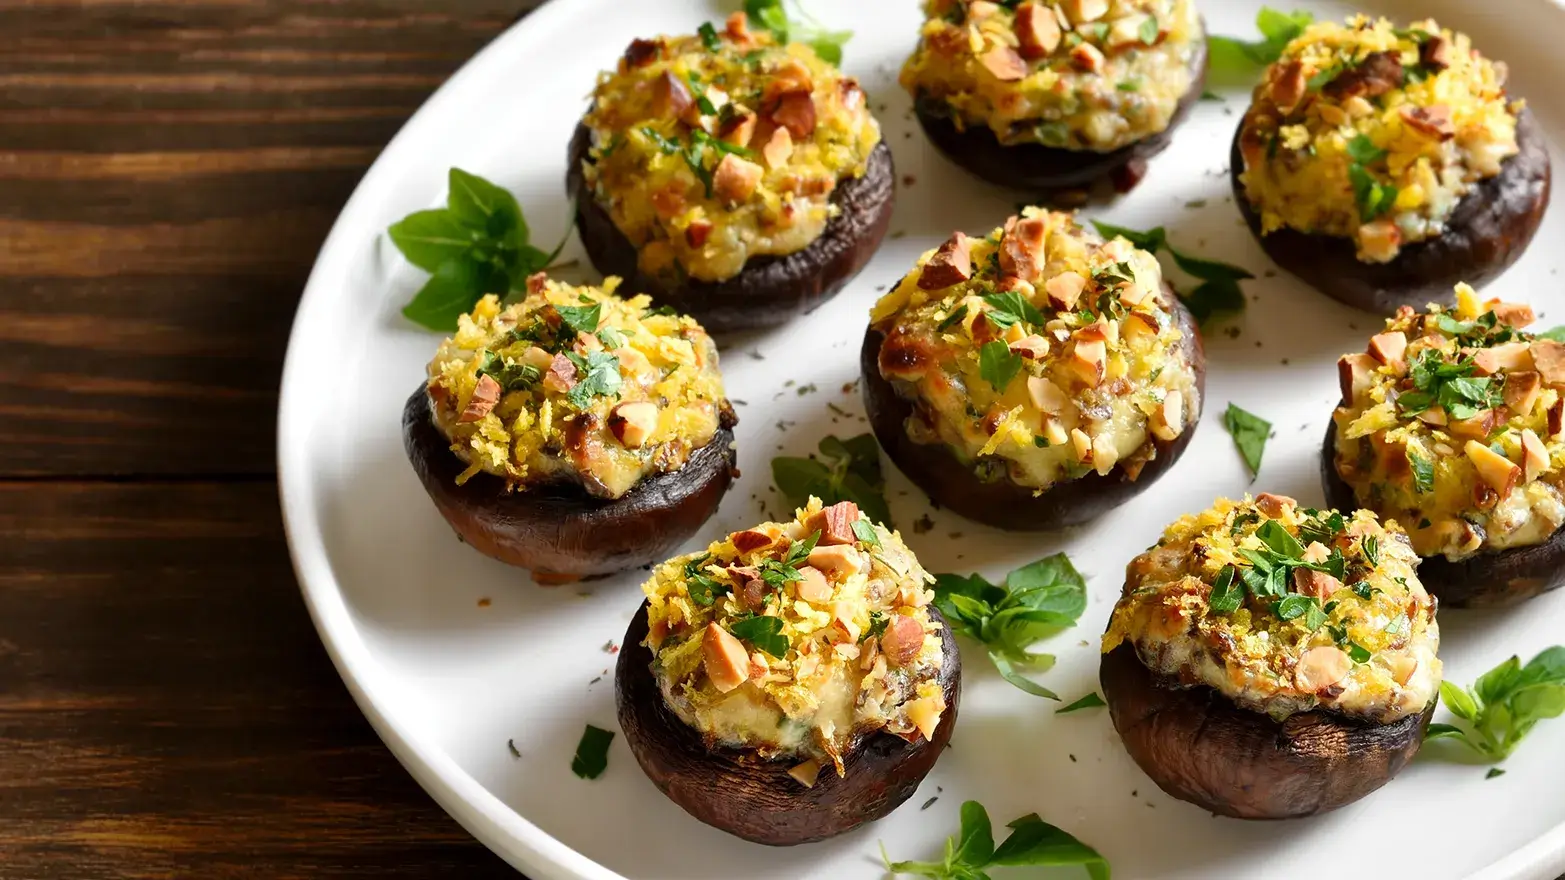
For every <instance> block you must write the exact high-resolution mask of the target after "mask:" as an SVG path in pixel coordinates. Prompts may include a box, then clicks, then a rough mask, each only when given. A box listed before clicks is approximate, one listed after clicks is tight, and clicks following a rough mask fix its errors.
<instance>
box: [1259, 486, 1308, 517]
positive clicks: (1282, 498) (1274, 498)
mask: <svg viewBox="0 0 1565 880" xmlns="http://www.w3.org/2000/svg"><path fill="white" fill-rule="evenodd" d="M1297 506H1299V502H1297V501H1295V500H1293V499H1292V498H1291V497H1289V496H1287V495H1273V494H1272V493H1270V492H1262V493H1261V494H1259V495H1257V496H1255V507H1256V509H1258V510H1260V512H1261V513H1264V514H1266V515H1267V516H1269V517H1272V518H1273V519H1275V518H1277V517H1279V516H1281V515H1282V511H1283V508H1284V507H1297Z"/></svg>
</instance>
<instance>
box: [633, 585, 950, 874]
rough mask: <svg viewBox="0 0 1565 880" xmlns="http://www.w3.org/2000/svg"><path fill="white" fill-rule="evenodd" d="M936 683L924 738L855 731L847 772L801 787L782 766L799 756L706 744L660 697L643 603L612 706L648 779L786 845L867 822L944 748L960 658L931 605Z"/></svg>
mask: <svg viewBox="0 0 1565 880" xmlns="http://www.w3.org/2000/svg"><path fill="white" fill-rule="evenodd" d="M929 616H930V618H931V619H933V620H935V621H936V622H938V623H939V624H940V639H941V649H942V661H941V668H940V683H941V687H942V690H943V691H944V694H945V701H946V709H945V712H944V714H943V715H942V716H941V718H940V724H939V726H937V727H936V728H935V736H934V739H932V740H921V741H920V742H917V743H910V742H908V741H906V740H904V739H902V738H901V737H898V736H894V735H892V734H889V733H884V732H879V731H877V732H873V733H869V734H866V735H862V736H860V737H859V738H858V739H857V740H856V741H855V742H854V743H853V744H852V745H851V746H850V747H849V748H848V749H847V750H845V751H844V753H843V764H844V765H845V769H846V770H847V775H846V776H838V775H837V773H836V771H835V770H834V769H832V768H831V767H829V766H828V767H823V768H822V769H821V772H820V776H819V777H818V778H817V779H816V781H815V785H814V786H812V787H809V788H805V787H804V786H803V785H801V784H800V783H799V782H798V781H797V780H795V779H794V778H793V777H792V776H789V775H788V770H789V769H790V768H792V767H794V766H795V765H796V764H798V763H799V762H798V761H797V760H789V759H784V760H777V761H765V760H761V759H759V758H757V757H756V756H754V755H753V754H752V753H749V752H747V751H743V750H739V749H730V748H717V749H710V748H708V747H707V745H706V742H705V741H704V740H703V739H702V737H701V734H700V733H698V732H697V731H696V730H695V729H694V728H692V727H690V725H688V724H686V723H685V722H684V721H682V720H681V719H680V718H679V716H678V715H675V714H674V712H673V710H671V709H669V708H668V704H667V703H666V702H665V701H664V699H663V693H662V691H660V690H659V689H658V685H657V680H656V678H655V677H654V676H653V674H652V652H651V650H650V649H648V648H647V646H645V645H643V644H642V641H643V640H645V639H646V637H647V606H646V603H642V606H641V608H640V609H639V610H638V611H637V612H636V616H635V618H633V619H632V620H631V622H630V628H629V629H628V630H627V631H626V632H625V638H624V641H622V642H621V645H623V647H622V649H621V650H620V653H619V661H618V662H617V664H616V665H615V669H614V694H615V704H616V706H617V708H618V710H619V723H620V728H621V729H622V730H623V731H624V732H625V742H626V743H627V744H629V746H630V750H631V753H632V754H634V755H635V756H636V761H637V763H639V764H640V765H641V769H642V770H643V771H645V772H646V774H647V778H649V779H651V780H652V783H653V784H654V785H656V786H657V787H658V789H659V790H660V791H662V792H663V793H664V794H666V795H668V797H669V799H670V800H672V801H673V802H674V803H676V804H678V805H679V806H681V807H683V808H684V810H685V812H687V813H689V814H690V815H692V816H694V817H696V818H697V819H700V820H701V821H702V822H705V823H706V824H708V825H711V826H712V827H714V828H719V829H722V830H723V831H727V832H728V833H729V834H733V835H735V836H737V837H742V838H744V839H745V840H749V841H753V842H755V843H764V844H767V845H770V846H793V845H795V844H800V843H810V842H812V841H816V840H824V839H826V838H828V837H834V836H836V835H838V834H842V833H843V832H846V831H851V830H852V829H854V828H857V827H858V826H860V825H862V824H864V823H866V822H873V821H875V820H876V819H879V818H880V817H882V816H885V815H886V814H887V813H890V812H891V811H892V810H894V809H896V808H897V807H898V806H900V805H901V804H902V802H903V801H906V800H907V799H908V798H910V797H912V796H913V792H915V791H917V790H918V785H919V783H920V782H922V781H923V779H924V777H925V776H927V775H928V774H929V771H930V769H931V768H933V767H934V766H935V761H937V760H938V759H939V758H940V755H941V754H942V753H943V752H944V751H945V747H946V744H947V743H949V742H950V740H951V731H952V729H953V728H954V727H955V726H956V713H957V703H958V702H959V700H960V698H961V695H962V656H961V654H960V653H959V652H958V651H957V646H956V637H955V635H953V634H952V632H951V627H950V626H949V625H948V624H947V623H946V620H945V618H944V617H943V616H941V614H940V612H939V610H937V609H936V608H935V607H934V606H932V605H931V606H929Z"/></svg>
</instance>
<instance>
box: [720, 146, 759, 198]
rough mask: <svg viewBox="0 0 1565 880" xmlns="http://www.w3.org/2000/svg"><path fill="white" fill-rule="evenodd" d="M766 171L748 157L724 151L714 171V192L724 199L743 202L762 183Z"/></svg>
mask: <svg viewBox="0 0 1565 880" xmlns="http://www.w3.org/2000/svg"><path fill="white" fill-rule="evenodd" d="M764 171H765V169H763V168H762V167H761V166H759V165H757V164H755V163H754V162H751V161H749V160H748V159H741V158H739V157H738V156H735V155H734V154H733V153H724V154H723V160H722V161H721V162H718V163H717V168H715V169H713V171H712V192H714V193H716V194H717V197H718V198H720V199H723V200H724V201H727V202H742V201H744V200H745V199H747V198H749V197H750V194H751V193H753V192H755V188H756V187H757V186H759V185H760V184H761V175H762V173H764Z"/></svg>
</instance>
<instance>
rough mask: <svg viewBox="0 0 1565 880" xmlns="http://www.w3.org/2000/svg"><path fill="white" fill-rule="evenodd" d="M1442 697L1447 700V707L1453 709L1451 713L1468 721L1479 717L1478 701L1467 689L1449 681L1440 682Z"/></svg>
mask: <svg viewBox="0 0 1565 880" xmlns="http://www.w3.org/2000/svg"><path fill="white" fill-rule="evenodd" d="M1440 699H1442V700H1444V701H1445V707H1446V708H1447V709H1450V710H1451V714H1453V715H1455V716H1456V717H1458V718H1461V719H1464V720H1466V721H1473V720H1475V719H1477V717H1478V703H1477V702H1475V701H1474V700H1473V698H1472V695H1470V694H1468V693H1467V691H1464V690H1462V689H1461V688H1459V687H1457V686H1456V685H1455V684H1452V683H1451V682H1449V681H1442V682H1440Z"/></svg>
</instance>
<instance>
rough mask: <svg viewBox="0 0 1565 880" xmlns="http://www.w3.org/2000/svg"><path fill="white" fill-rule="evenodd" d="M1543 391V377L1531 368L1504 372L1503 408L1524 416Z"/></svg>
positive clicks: (1513, 413)
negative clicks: (1515, 371)
mask: <svg viewBox="0 0 1565 880" xmlns="http://www.w3.org/2000/svg"><path fill="white" fill-rule="evenodd" d="M1542 393H1543V377H1542V376H1539V375H1538V374H1537V373H1536V372H1534V371H1532V370H1523V371H1522V372H1519V373H1507V374H1505V408H1506V409H1508V410H1510V411H1511V414H1512V415H1518V416H1522V417H1524V418H1525V417H1526V416H1527V414H1528V413H1531V412H1532V407H1533V405H1534V404H1536V403H1537V402H1538V397H1539V395H1541V394H1542Z"/></svg>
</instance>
